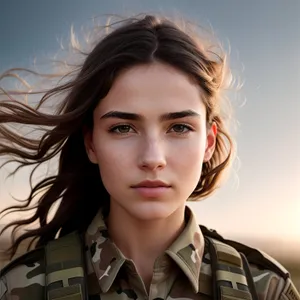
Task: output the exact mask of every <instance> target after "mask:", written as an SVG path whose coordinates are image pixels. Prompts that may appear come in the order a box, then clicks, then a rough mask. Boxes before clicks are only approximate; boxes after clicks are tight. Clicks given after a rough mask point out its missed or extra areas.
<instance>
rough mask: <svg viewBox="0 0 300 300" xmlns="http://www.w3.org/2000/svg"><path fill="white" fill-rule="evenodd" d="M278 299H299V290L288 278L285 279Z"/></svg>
mask: <svg viewBox="0 0 300 300" xmlns="http://www.w3.org/2000/svg"><path fill="white" fill-rule="evenodd" d="M278 300H300V294H299V291H297V289H296V287H295V285H294V283H293V282H292V280H291V279H290V278H288V279H287V280H285V282H284V286H283V289H282V291H281V293H280V294H279V297H278Z"/></svg>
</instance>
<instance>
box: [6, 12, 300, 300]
mask: <svg viewBox="0 0 300 300" xmlns="http://www.w3.org/2000/svg"><path fill="white" fill-rule="evenodd" d="M187 28H188V26H186V27H184V29H183V28H181V27H180V26H179V25H176V23H175V22H172V21H170V20H168V19H166V18H159V17H157V16H150V15H147V16H145V17H139V18H132V19H129V20H126V21H124V22H121V23H117V24H115V27H114V30H113V31H112V32H110V33H108V34H107V35H105V36H103V37H102V38H101V39H100V40H98V41H97V44H96V45H95V46H94V48H93V49H92V51H91V52H90V53H88V54H87V55H86V58H85V60H84V62H83V64H82V66H80V67H79V68H77V69H76V70H75V73H74V72H72V73H70V75H72V76H71V77H70V80H67V78H68V77H62V81H61V82H60V85H58V86H56V87H54V88H53V89H51V90H49V91H48V92H46V93H45V95H44V96H43V97H42V99H41V100H40V102H39V105H38V106H37V107H36V108H34V107H33V106H32V105H30V103H29V104H25V103H22V102H20V101H15V100H14V95H15V94H14V93H13V92H12V91H11V92H9V91H4V92H3V95H6V99H4V100H2V101H1V103H0V122H1V127H0V134H1V143H0V153H1V154H5V155H6V154H9V155H10V156H12V157H13V159H14V160H15V161H17V162H18V163H19V164H20V165H21V166H30V165H32V166H39V165H41V164H42V163H45V162H47V161H51V160H52V159H53V158H55V157H57V156H59V165H58V171H57V173H56V174H54V175H53V176H51V177H46V178H44V179H43V180H42V181H40V182H38V183H37V184H36V185H35V186H33V187H32V190H31V193H30V195H29V197H28V199H27V201H26V203H25V204H24V205H20V206H15V207H12V208H11V210H12V211H20V212H25V211H27V210H28V209H31V210H32V211H33V212H34V213H33V215H32V216H31V217H28V218H23V219H22V220H19V221H16V222H13V223H11V224H8V225H7V227H6V229H7V228H10V227H13V228H14V229H18V228H20V227H23V226H27V225H31V224H32V223H34V222H35V221H38V222H39V226H38V227H37V228H36V227H35V228H32V227H31V228H30V229H27V231H25V232H24V233H23V234H22V235H20V236H19V237H18V238H17V239H16V240H14V242H13V245H12V248H11V249H10V252H9V254H11V256H13V255H14V254H15V253H16V251H17V249H18V247H19V245H20V243H21V242H23V241H24V240H27V239H33V241H35V243H33V245H34V248H35V250H33V251H31V252H29V253H27V254H26V255H23V256H21V257H20V258H18V259H14V260H12V262H11V263H10V264H9V265H8V266H7V267H6V268H4V269H3V270H2V272H1V277H0V299H1V300H8V299H9V300H12V299H18V300H23V299H26V300H27V299H32V300H34V299H53V300H54V299H60V300H63V299H65V300H67V299H68V300H70V299H116V300H117V299H120V300H121V299H167V298H168V299H172V298H180V299H184V298H186V299H224V300H225V299H293V300H294V299H300V297H299V294H298V292H297V291H296V289H295V287H294V285H293V284H292V282H291V280H290V278H289V276H288V272H286V271H285V270H284V268H283V267H281V266H280V265H279V264H278V263H277V262H275V261H273V260H272V259H268V258H267V257H266V255H264V254H263V253H261V252H258V251H257V250H255V249H251V248H249V247H246V246H243V245H241V244H238V243H234V242H230V241H226V240H224V239H222V237H220V236H219V235H218V234H217V233H216V232H211V231H209V230H207V229H206V228H205V227H201V228H200V227H199V225H198V224H197V222H196V219H195V216H194V214H193V212H192V211H191V210H190V209H189V208H188V207H187V206H186V201H187V200H195V199H201V198H203V197H206V196H208V195H210V194H211V193H212V191H213V190H214V189H215V188H216V187H217V186H218V184H219V182H220V179H221V177H222V175H223V173H224V171H225V170H226V169H227V167H228V166H229V165H230V161H231V159H232V155H233V149H232V145H233V142H232V139H231V137H230V135H229V133H228V130H227V128H226V124H225V120H226V117H227V116H226V115H223V114H222V113H223V111H224V110H223V109H222V105H223V102H222V101H223V100H224V98H223V92H224V90H225V88H226V86H227V85H228V84H229V79H228V78H229V77H228V76H229V72H228V69H227V65H226V56H225V54H222V53H221V52H220V51H219V52H218V53H214V52H213V51H212V48H211V47H208V46H207V45H206V44H207V40H205V39H201V38H200V36H197V35H196V34H195V33H192V31H189V30H188V29H187ZM5 74H9V72H7V73H5ZM5 74H4V77H5ZM7 76H9V75H7ZM28 94H30V93H29V92H28ZM57 101H61V103H59V104H57ZM45 103H51V105H52V106H55V108H57V109H56V111H55V113H50V112H49V111H48V112H45V111H43V105H44V104H45ZM11 124H26V125H32V126H34V127H37V128H41V126H42V128H44V133H43V135H42V136H41V137H37V136H36V135H34V134H33V136H32V137H30V136H28V135H23V134H22V133H21V132H18V131H15V130H13V129H12V127H10V125H11ZM35 199H37V202H35ZM55 203H59V206H58V208H57V210H56V212H55V214H54V216H53V217H51V216H49V213H50V209H51V208H52V206H53V205H54V204H55ZM240 252H243V253H240Z"/></svg>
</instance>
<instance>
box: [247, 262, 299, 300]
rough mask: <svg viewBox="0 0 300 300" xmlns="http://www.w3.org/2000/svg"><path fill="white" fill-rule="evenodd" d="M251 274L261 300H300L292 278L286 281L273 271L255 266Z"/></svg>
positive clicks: (252, 267)
mask: <svg viewBox="0 0 300 300" xmlns="http://www.w3.org/2000/svg"><path fill="white" fill-rule="evenodd" d="M251 273H252V278H253V281H254V285H255V289H256V292H257V295H258V299H259V300H300V296H299V292H298V291H297V289H296V287H295V285H294V283H293V282H292V280H291V278H287V279H284V278H283V277H281V276H280V275H278V274H277V273H275V272H273V271H271V270H268V269H260V268H257V267H256V266H253V265H252V266H251Z"/></svg>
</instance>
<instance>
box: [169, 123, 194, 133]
mask: <svg viewBox="0 0 300 300" xmlns="http://www.w3.org/2000/svg"><path fill="white" fill-rule="evenodd" d="M172 130H173V131H174V132H176V133H186V132H188V131H191V128H190V127H189V126H187V125H184V124H176V125H174V126H173V127H172Z"/></svg>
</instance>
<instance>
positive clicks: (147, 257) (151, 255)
mask: <svg viewBox="0 0 300 300" xmlns="http://www.w3.org/2000/svg"><path fill="white" fill-rule="evenodd" d="M184 226H185V224H184V207H182V208H180V209H178V210H176V211H175V212H174V213H173V214H171V215H170V216H168V217H167V218H164V219H155V220H142V219H137V218H136V217H134V216H132V215H130V214H128V212H127V211H125V210H124V209H123V208H121V207H120V206H114V205H111V207H110V213H109V217H108V230H109V235H110V237H111V239H112V240H113V242H114V243H115V244H116V246H117V247H118V248H119V249H120V250H121V252H122V253H123V254H124V255H125V257H127V258H128V259H132V260H133V261H134V263H135V266H136V268H137V271H138V272H139V274H140V276H141V277H142V279H143V281H144V283H145V286H146V287H147V286H148V287H149V286H150V283H151V279H152V274H153V265H154V262H155V260H156V259H157V258H158V257H159V256H160V255H162V254H163V253H164V251H165V250H166V249H167V248H168V247H169V246H170V245H171V244H172V243H173V242H174V240H175V239H176V238H177V237H178V235H179V234H180V233H181V232H182V230H183V229H184Z"/></svg>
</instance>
